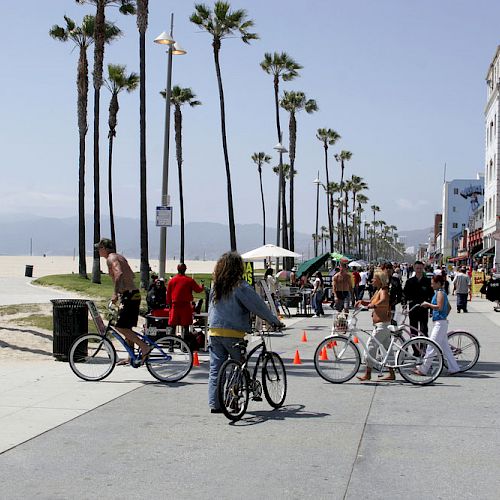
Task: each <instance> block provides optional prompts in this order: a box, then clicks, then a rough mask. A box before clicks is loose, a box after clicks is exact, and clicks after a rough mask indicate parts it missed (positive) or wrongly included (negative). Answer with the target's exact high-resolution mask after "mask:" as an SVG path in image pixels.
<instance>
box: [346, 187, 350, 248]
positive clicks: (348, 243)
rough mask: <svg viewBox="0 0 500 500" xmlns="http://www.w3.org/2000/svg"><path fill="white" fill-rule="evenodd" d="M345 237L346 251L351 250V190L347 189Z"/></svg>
mask: <svg viewBox="0 0 500 500" xmlns="http://www.w3.org/2000/svg"><path fill="white" fill-rule="evenodd" d="M344 195H345V209H344V210H345V215H344V217H345V239H346V251H348V252H350V250H351V244H350V243H351V242H350V241H349V218H348V217H349V209H348V206H349V191H348V190H347V189H346V190H345V193H344Z"/></svg>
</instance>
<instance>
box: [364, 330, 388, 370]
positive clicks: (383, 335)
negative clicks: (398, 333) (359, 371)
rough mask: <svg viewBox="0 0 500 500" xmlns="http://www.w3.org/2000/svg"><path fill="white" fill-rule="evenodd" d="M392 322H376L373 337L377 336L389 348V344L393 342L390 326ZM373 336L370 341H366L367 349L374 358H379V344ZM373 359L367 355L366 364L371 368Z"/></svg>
mask: <svg viewBox="0 0 500 500" xmlns="http://www.w3.org/2000/svg"><path fill="white" fill-rule="evenodd" d="M389 325H390V323H375V324H374V325H373V334H372V335H373V337H375V338H376V339H377V340H378V341H379V342H380V343H381V344H382V345H383V346H384V348H385V349H386V350H387V348H388V347H389V344H390V343H391V331H390V330H389V328H388V326H389ZM373 337H370V338H369V339H368V342H367V343H366V350H367V351H368V354H370V356H371V357H372V358H375V359H376V358H377V351H378V344H377V343H376V342H375V340H373ZM373 365H374V363H373V361H372V360H371V359H370V358H369V357H368V356H367V357H366V366H368V367H369V368H373Z"/></svg>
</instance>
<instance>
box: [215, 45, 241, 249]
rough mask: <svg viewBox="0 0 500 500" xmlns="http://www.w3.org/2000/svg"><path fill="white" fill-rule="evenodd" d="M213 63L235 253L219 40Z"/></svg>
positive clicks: (232, 245)
mask: <svg viewBox="0 0 500 500" xmlns="http://www.w3.org/2000/svg"><path fill="white" fill-rule="evenodd" d="M213 49H214V61H215V72H216V73H217V84H218V86H219V102H220V122H221V133H222V149H223V152H224V164H225V166H226V180H227V208H228V217H229V240H230V244H231V251H233V252H235V251H236V226H235V223H234V208H233V192H232V187H231V170H230V167H229V155H228V152H227V139H226V111H225V106H224V89H223V87H222V75H221V71H220V63H219V51H220V40H216V39H214V42H213Z"/></svg>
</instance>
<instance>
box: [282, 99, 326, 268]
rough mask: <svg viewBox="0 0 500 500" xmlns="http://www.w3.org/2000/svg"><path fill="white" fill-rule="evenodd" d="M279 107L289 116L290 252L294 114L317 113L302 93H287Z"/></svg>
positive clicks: (292, 223) (292, 226) (292, 241)
mask: <svg viewBox="0 0 500 500" xmlns="http://www.w3.org/2000/svg"><path fill="white" fill-rule="evenodd" d="M280 105H281V107H282V108H283V109H284V110H285V111H288V113H289V114H290V121H289V125H288V130H289V141H290V146H289V150H288V154H289V157H290V168H291V170H290V201H289V210H290V212H289V214H290V238H289V243H290V245H289V248H290V250H292V252H293V251H294V250H295V234H294V233H295V221H294V181H293V179H294V177H295V176H294V165H295V150H296V146H297V120H296V117H295V115H296V113H298V112H299V111H301V110H303V109H304V110H305V111H306V113H308V114H311V113H314V112H315V111H318V105H317V104H316V101H315V100H314V99H307V98H306V95H305V94H304V92H287V91H285V95H284V97H283V99H281V102H280ZM290 260H291V262H290V263H291V266H290V267H292V266H293V259H290Z"/></svg>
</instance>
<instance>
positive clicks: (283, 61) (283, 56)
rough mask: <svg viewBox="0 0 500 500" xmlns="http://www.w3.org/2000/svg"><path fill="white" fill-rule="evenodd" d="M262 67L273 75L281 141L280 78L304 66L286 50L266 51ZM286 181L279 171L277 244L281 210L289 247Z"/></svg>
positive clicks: (289, 77)
mask: <svg viewBox="0 0 500 500" xmlns="http://www.w3.org/2000/svg"><path fill="white" fill-rule="evenodd" d="M260 67H261V68H262V70H263V71H265V72H266V73H267V74H268V75H272V76H273V86H274V109H275V114H276V131H277V133H278V142H280V143H281V140H282V134H281V124H280V110H279V86H280V79H282V80H283V81H284V82H288V81H290V80H293V79H294V78H296V77H297V76H299V70H301V69H302V66H301V65H300V64H299V63H297V62H296V61H295V60H293V59H292V58H291V57H290V56H289V55H288V54H287V53H286V52H281V53H279V52H274V53H273V54H271V53H270V52H266V53H265V54H264V59H263V60H262V61H261V63H260ZM279 164H280V165H283V159H282V153H280V162H279ZM284 185H285V182H284V179H283V172H280V173H279V176H278V223H277V226H278V227H277V228H276V244H277V245H279V244H280V231H279V229H280V217H279V215H280V210H281V212H282V214H281V216H282V217H281V228H282V243H283V247H284V248H288V236H287V229H286V227H287V221H286V197H285V188H284Z"/></svg>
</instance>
